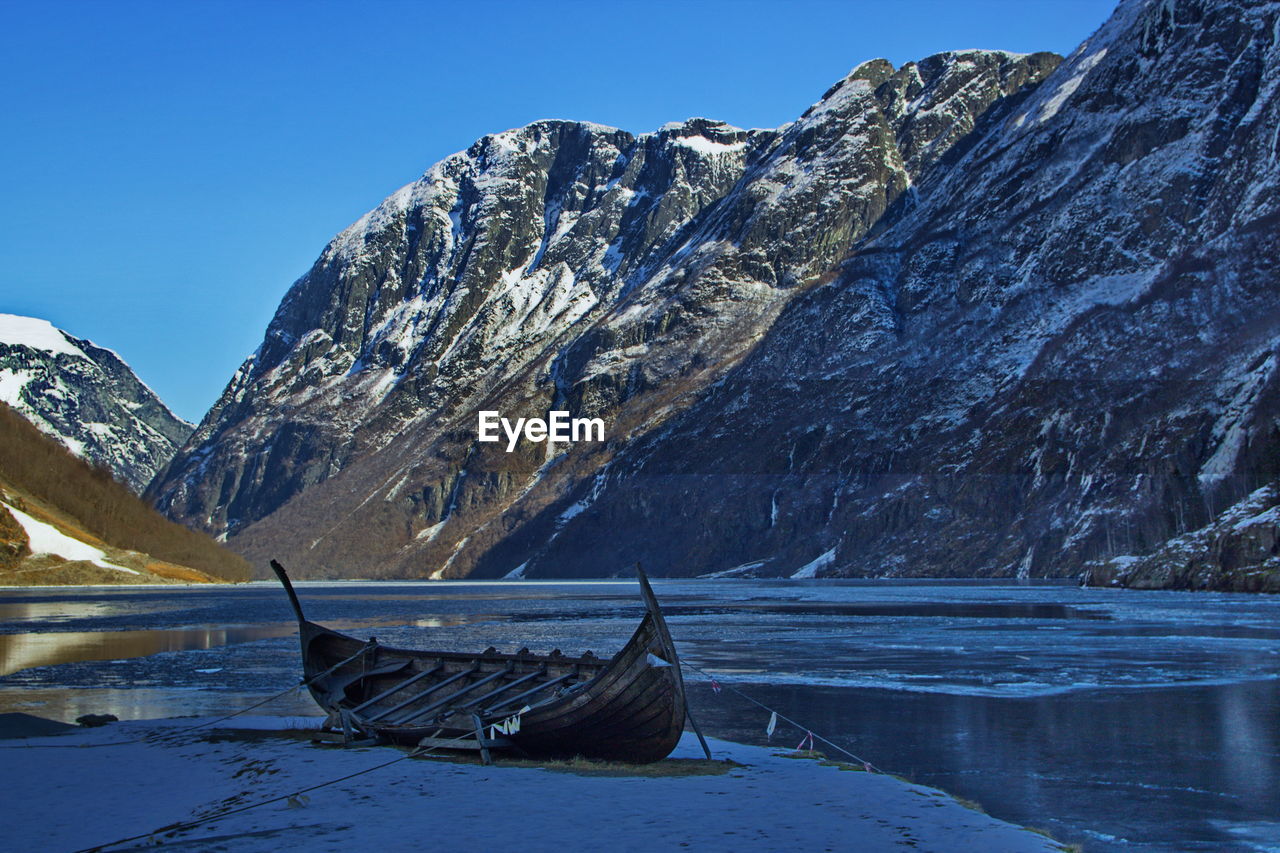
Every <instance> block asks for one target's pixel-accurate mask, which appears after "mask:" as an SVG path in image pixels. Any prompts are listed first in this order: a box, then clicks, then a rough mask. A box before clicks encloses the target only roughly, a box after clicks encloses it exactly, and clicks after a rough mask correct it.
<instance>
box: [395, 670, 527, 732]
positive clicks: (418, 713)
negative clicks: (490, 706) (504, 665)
mask: <svg viewBox="0 0 1280 853" xmlns="http://www.w3.org/2000/svg"><path fill="white" fill-rule="evenodd" d="M505 675H507V670H500V671H498V672H495V673H493V674H492V675H487V676H485V677H484V678H482V679H480V680H479V681H473V682H472V683H471V684H468V685H467V686H466V687H463V688H462V689H461V690H455V691H454V692H452V693H450V694H449V695H448V696H446V697H444V698H443V699H437V700H436V701H435V702H432V703H431V704H430V705H428V706H427V707H425V708H417V709H415V710H414V711H413V713H411V714H409V715H408V716H406V717H403V718H401V719H400V720H397V721H396V722H395V723H394V724H393V725H397V726H403V725H406V724H407V723H410V722H413V721H414V720H416V719H418V718H419V717H425V716H426V715H427V714H430V713H431V712H432V711H434V710H436V709H437V708H443V707H444V706H445V705H452V704H453V703H454V702H456V701H457V700H458V699H459V698H461V697H462V696H464V695H466V694H468V693H470V692H471V691H472V690H475V689H476V688H477V687H483V686H484V685H486V684H489V683H491V682H493V681H494V680H496V679H499V678H502V677H503V676H505ZM459 710H461V709H460V708H459Z"/></svg>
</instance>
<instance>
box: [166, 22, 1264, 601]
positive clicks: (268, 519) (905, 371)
mask: <svg viewBox="0 0 1280 853" xmlns="http://www.w3.org/2000/svg"><path fill="white" fill-rule="evenodd" d="M1276 18H1277V4H1276V3H1274V2H1262V0H1259V2H1245V3H1242V2H1200V0H1179V2H1173V3H1156V2H1147V0H1126V2H1122V3H1121V4H1120V6H1119V7H1118V8H1117V10H1116V12H1115V14H1114V15H1113V16H1112V17H1111V19H1109V20H1108V21H1107V22H1105V23H1104V24H1103V26H1102V27H1101V28H1100V29H1099V30H1098V32H1096V33H1095V34H1094V35H1093V36H1091V37H1090V39H1088V40H1086V42H1085V43H1084V44H1082V45H1081V47H1080V48H1079V49H1078V50H1077V51H1075V52H1074V53H1073V54H1072V55H1071V56H1070V57H1068V58H1067V59H1066V60H1062V61H1061V64H1059V58H1058V57H1054V56H1051V55H1047V54H1029V55H1014V54H1008V53H1003V52H989V51H956V52H948V53H944V54H939V55H938V56H936V57H930V58H927V59H925V60H922V61H921V62H919V63H908V64H906V65H904V66H902V67H901V68H894V67H893V66H892V65H890V64H889V63H887V62H884V61H883V60H873V61H871V62H867V63H863V64H862V65H860V66H858V67H857V68H855V69H854V71H853V72H851V73H850V74H849V75H848V76H847V77H846V78H844V79H843V80H842V81H840V82H838V83H837V84H836V85H835V86H833V87H832V88H831V89H830V90H828V92H827V93H826V94H825V95H824V96H823V98H822V99H821V100H819V101H818V102H817V103H816V104H814V105H813V106H812V107H810V108H809V110H807V111H806V112H805V113H804V114H803V115H802V116H801V117H800V118H799V119H797V121H795V122H792V123H790V124H788V125H784V126H783V127H781V128H778V129H775V130H763V131H762V130H754V131H743V130H739V129H737V128H731V127H728V126H726V125H722V124H718V123H713V122H709V121H706V120H691V121H689V122H684V123H679V124H674V125H667V126H665V127H664V129H662V130H660V131H658V132H656V133H654V134H651V135H642V136H640V137H635V136H631V135H630V134H625V133H623V132H619V131H613V130H609V129H604V128H601V127H600V126H596V125H577V124H566V123H563V122H561V123H557V122H544V123H535V124H533V125H530V126H528V127H527V128H521V129H517V130H514V131H506V132H504V133H503V134H496V135H491V136H487V137H484V138H483V139H482V140H480V141H478V142H477V143H476V144H475V145H474V146H472V147H471V148H470V149H468V151H466V152H463V153H462V154H459V155H455V156H454V157H453V158H448V159H446V160H445V161H443V162H442V163H441V164H439V165H438V166H436V167H433V170H431V171H429V172H428V173H427V176H425V177H424V179H423V180H421V181H419V182H416V183H415V184H413V185H410V187H411V188H410V189H409V190H401V191H400V192H399V193H397V194H395V195H393V197H392V198H391V199H389V200H388V202H385V203H384V205H382V206H380V207H379V208H378V209H377V210H375V211H374V212H373V213H371V214H370V215H369V216H366V217H364V218H362V219H361V220H360V221H359V222H358V223H357V224H356V226H353V228H351V229H348V230H347V231H345V232H344V233H343V235H340V236H339V238H336V239H335V241H334V242H333V243H331V244H330V247H329V248H327V249H326V250H325V253H324V254H322V256H321V258H320V260H318V261H317V263H316V265H315V266H314V267H313V268H312V270H311V272H309V273H308V274H307V275H306V276H304V277H303V278H302V279H300V280H299V282H298V283H297V284H295V286H294V288H293V289H291V291H290V294H289V296H287V297H286V298H285V300H284V301H283V302H282V303H281V307H280V310H279V311H278V312H277V315H276V317H275V318H274V319H273V321H272V324H271V326H270V327H269V328H268V332H267V335H266V337H265V339H264V344H263V348H262V349H261V350H260V352H259V356H258V358H257V359H256V360H254V361H251V362H249V363H246V366H245V367H244V368H242V371H241V373H240V374H238V378H237V380H235V382H234V383H233V386H232V387H231V388H229V390H228V393H227V394H226V395H224V397H223V400H222V401H220V402H219V404H218V407H216V408H215V410H214V411H213V412H211V414H210V416H209V417H208V418H206V419H205V421H204V422H203V423H202V424H201V426H200V428H199V429H198V430H197V433H196V434H195V436H194V437H193V439H192V442H191V443H190V444H189V445H188V446H187V448H186V449H185V450H184V451H182V452H181V453H180V454H179V455H178V456H177V457H175V460H174V462H173V463H172V465H171V466H170V468H169V469H168V471H167V472H166V473H165V474H163V475H162V476H161V477H159V478H157V481H156V483H155V484H154V485H153V488H152V490H151V492H150V493H149V494H151V495H152V496H153V497H155V498H156V500H157V501H158V502H159V503H160V505H161V506H163V507H164V508H165V510H166V511H167V512H169V513H170V514H171V515H173V516H174V517H176V518H180V519H183V520H187V521H188V522H190V523H192V524H196V525H199V526H202V527H203V528H204V529H207V530H210V531H212V532H218V533H226V535H227V536H228V541H229V542H230V543H231V544H233V546H234V547H236V548H237V549H238V550H240V551H241V552H242V553H245V554H247V555H249V556H251V557H252V558H253V559H255V560H260V559H261V558H263V557H265V556H267V555H270V554H272V553H283V554H286V555H287V556H288V558H289V561H290V562H291V564H292V565H294V566H297V567H298V571H299V572H300V573H302V574H304V575H305V574H310V575H313V576H360V575H374V576H407V577H426V576H430V577H461V576H468V575H476V576H480V577H497V576H502V575H516V576H524V577H540V576H600V575H612V574H616V573H618V572H623V571H626V570H627V568H628V567H629V566H630V565H632V564H633V563H634V562H635V560H637V559H640V560H643V561H644V563H645V564H646V566H649V567H650V569H651V570H653V571H656V572H657V573H660V574H686V575H695V574H707V573H714V572H721V571H733V570H736V569H737V568H740V567H742V566H748V565H749V566H753V567H754V568H753V569H751V571H752V572H754V573H757V574H763V575H774V576H776V575H795V574H797V573H799V574H801V575H806V576H807V574H812V575H815V576H826V575H845V576H850V575H852V576H863V575H873V576H902V575H919V574H929V575H944V576H955V575H991V576H1016V577H1029V576H1044V575H1051V576H1072V575H1075V574H1077V573H1078V572H1079V571H1081V570H1082V568H1083V567H1084V565H1086V564H1087V563H1089V562H1090V561H1093V560H1097V559H1099V558H1105V557H1108V556H1111V555H1116V554H1126V553H1133V552H1143V551H1147V550H1151V549H1153V548H1156V547H1158V546H1159V545H1160V544H1161V543H1162V542H1164V541H1166V540H1168V539H1169V538H1170V537H1173V536H1176V535H1179V534H1180V533H1181V532H1184V531H1186V530H1189V529H1194V528H1196V527H1201V526H1203V525H1204V524H1206V523H1208V522H1209V521H1210V520H1211V519H1212V518H1214V517H1215V516H1216V515H1218V514H1219V513H1220V512H1221V511H1222V510H1223V509H1224V508H1226V507H1228V506H1230V505H1231V504H1233V503H1235V502H1236V501H1238V500H1240V499H1241V498H1242V497H1244V496H1245V495H1247V494H1248V493H1250V492H1251V491H1253V490H1254V489H1257V488H1258V487H1260V486H1261V485H1263V484H1264V481H1266V480H1267V479H1268V478H1270V477H1272V476H1274V472H1275V470H1276V465H1275V462H1274V459H1275V458H1276V457H1275V451H1276V448H1277V447H1280V444H1277V441H1275V440H1273V439H1272V438H1271V437H1270V436H1271V435H1272V427H1270V426H1269V424H1271V423H1272V420H1273V417H1274V412H1275V406H1276V393H1275V392H1276V389H1275V386H1274V382H1273V380H1272V377H1273V371H1272V370H1271V369H1270V367H1269V365H1273V364H1274V363H1275V361H1274V359H1273V358H1272V357H1271V354H1274V353H1275V351H1276V349H1277V341H1276V335H1275V333H1274V332H1273V331H1272V330H1273V329H1274V328H1277V327H1280V325H1278V324H1277V322H1276V317H1277V315H1276V311H1277V310H1278V307H1277V306H1276V304H1275V301H1274V300H1273V299H1272V298H1271V297H1270V295H1269V290H1268V287H1267V282H1268V281H1270V280H1271V279H1272V277H1273V276H1274V272H1273V268H1272V267H1271V266H1268V264H1269V262H1268V260H1267V259H1268V258H1274V257H1276V256H1277V255H1280V251H1278V250H1277V247H1276V246H1275V245H1274V244H1275V237H1274V232H1275V230H1276V229H1274V228H1269V227H1268V225H1267V223H1274V222H1275V220H1276V190H1275V187H1276V172H1277V170H1276V160H1277V155H1276V153H1275V151H1274V150H1273V148H1274V146H1273V145H1271V143H1269V142H1268V139H1269V137H1268V136H1267V132H1266V129H1267V128H1268V127H1273V126H1275V125H1276V124H1277V117H1276V116H1275V115H1274V112H1275V106H1274V104H1275V103H1276V101H1277V99H1276V98H1274V97H1272V96H1273V95H1274V94H1275V92H1276V87H1277V75H1278V74H1280V70H1278V69H1280V61H1277V57H1276V52H1277V45H1276V43H1275V41H1276V39H1275V26H1276ZM699 140H700V141H699ZM482 408H483V409H492V410H501V411H502V412H503V414H504V415H510V416H513V417H515V416H539V417H545V416H546V413H547V412H548V411H551V410H553V409H555V410H567V411H570V412H571V413H572V414H573V415H574V416H602V417H604V418H605V420H606V422H607V423H608V424H609V429H608V436H609V437H608V440H607V441H606V442H604V443H602V444H594V445H585V444H584V445H580V446H576V447H573V448H570V449H568V450H562V449H561V448H556V447H552V446H551V445H550V444H539V445H535V444H529V445H522V446H520V447H518V448H517V450H516V451H515V452H514V453H510V454H508V453H505V452H503V451H502V450H501V449H499V448H496V447H492V446H482V445H478V444H477V443H476V442H475V429H476V424H475V413H476V411H477V410H478V409H482ZM806 573H807V574H806Z"/></svg>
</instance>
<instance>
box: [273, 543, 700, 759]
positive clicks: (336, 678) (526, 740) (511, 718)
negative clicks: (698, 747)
mask: <svg viewBox="0 0 1280 853" xmlns="http://www.w3.org/2000/svg"><path fill="white" fill-rule="evenodd" d="M271 568H272V569H273V570H274V571H275V573H276V577H278V578H279V579H280V583H281V584H283V585H284V588H285V591H286V592H287V593H288V594H289V602H290V604H291V605H292V606H293V611H294V613H295V614H296V615H297V618H298V630H299V635H300V640H301V644H302V668H303V673H304V682H305V683H306V684H307V686H308V687H309V688H310V690H311V695H312V696H313V697H315V700H316V702H317V703H318V704H319V705H320V707H321V708H323V709H324V710H325V711H327V712H328V713H329V715H330V722H331V724H332V725H334V726H335V727H336V726H339V725H340V726H341V727H342V730H343V732H344V734H345V736H346V738H347V739H348V740H351V739H353V738H355V737H357V736H360V737H363V738H374V739H377V740H384V741H393V742H397V743H408V744H415V745H419V746H424V747H445V748H455V749H458V748H464V749H479V750H481V754H482V756H483V758H484V760H485V761H486V763H487V762H488V760H489V750H491V749H512V750H515V751H517V752H521V753H524V754H526V755H529V756H536V757H573V756H579V755H580V756H583V757H587V758H595V759H606V760H615V761H628V762H636V763H645V762H651V761H659V760H661V759H663V758H666V757H667V755H669V754H670V753H671V750H672V749H674V748H675V745H676V742H677V741H678V740H679V739H680V734H681V732H682V731H683V730H684V722H685V719H686V717H687V712H688V707H687V705H686V702H685V695H684V681H683V679H682V678H681V675H680V659H679V657H678V656H677V655H676V649H675V644H674V643H673V642H672V640H671V634H670V632H669V631H668V630H667V624H666V620H665V619H663V617H662V611H661V610H660V609H659V608H658V602H657V599H656V598H655V597H654V595H653V589H652V588H651V587H650V586H649V581H648V579H647V578H646V577H645V575H644V573H643V572H642V571H640V569H639V567H638V566H637V574H638V576H639V578H640V591H641V594H642V596H643V598H644V603H645V608H646V613H645V615H644V618H643V619H642V620H641V622H640V625H639V627H638V628H636V631H635V633H634V634H633V635H632V637H631V639H630V640H629V641H628V642H627V644H626V645H625V646H623V647H622V649H621V650H620V651H619V652H618V653H617V654H615V655H614V656H613V657H612V658H611V659H610V660H608V661H605V660H602V659H600V658H598V657H596V656H595V655H593V654H591V653H590V652H587V653H585V654H583V655H582V656H580V657H567V656H565V655H562V654H561V653H560V652H559V650H556V651H554V652H552V653H550V654H534V653H532V652H530V651H529V650H528V649H521V650H520V651H518V652H516V653H515V654H503V653H500V652H498V651H496V650H495V649H493V648H492V647H491V648H489V649H488V650H486V651H484V652H482V653H480V654H468V653H465V652H444V651H416V650H411V649H397V648H392V647H390V646H384V645H381V644H380V643H378V641H377V640H376V639H375V638H370V639H369V640H368V641H364V640H359V639H356V638H355V637H350V636H347V635H346V634H340V633H338V632H337V631H332V630H330V629H328V628H325V627H323V626H322V625H317V624H316V623H314V622H310V621H308V620H307V619H306V618H305V617H304V616H303V615H302V606H301V604H300V603H299V602H298V596H297V593H295V592H294V589H293V585H292V584H291V583H290V582H289V577H288V575H286V574H285V570H284V568H283V567H282V566H281V565H280V564H279V563H277V562H276V561H275V560H272V561H271ZM689 722H690V724H691V725H693V720H692V718H689ZM694 730H695V732H697V727H696V725H695V726H694ZM698 738H699V740H700V741H701V742H702V746H703V749H704V751H705V750H707V746H706V741H705V740H703V739H702V735H701V733H698ZM707 757H708V758H710V757H711V754H710V752H709V751H707Z"/></svg>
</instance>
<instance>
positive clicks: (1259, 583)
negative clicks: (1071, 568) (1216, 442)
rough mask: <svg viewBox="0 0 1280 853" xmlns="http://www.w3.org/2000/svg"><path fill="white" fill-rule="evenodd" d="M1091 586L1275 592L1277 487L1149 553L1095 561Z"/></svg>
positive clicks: (1279, 542)
mask: <svg viewBox="0 0 1280 853" xmlns="http://www.w3.org/2000/svg"><path fill="white" fill-rule="evenodd" d="M1083 580H1084V582H1085V583H1086V584H1088V585H1091V586H1122V587H1127V588H1130V589H1196V590H1222V591H1227V592H1280V488H1277V487H1276V486H1275V485H1274V484H1268V485H1266V486H1263V487H1262V488H1260V489H1258V490H1257V491H1255V492H1252V493H1251V494H1249V495H1248V496H1247V497H1245V498H1244V499H1243V500H1241V501H1240V502H1239V503H1236V504H1233V505H1232V506H1231V507H1229V508H1227V510H1226V511H1224V512H1223V513H1222V514H1221V515H1219V516H1218V517H1217V518H1215V519H1214V520H1213V521H1211V522H1210V523H1209V524H1206V525H1205V526H1204V527H1201V528H1199V529H1197V530H1192V531H1189V532H1187V533H1183V534H1180V535H1178V536H1175V537H1173V538H1172V539H1170V540H1169V541H1168V542H1165V543H1164V544H1162V545H1161V546H1160V547H1158V548H1156V549H1155V550H1154V551H1153V552H1151V553H1150V554H1146V555H1143V556H1134V555H1120V556H1114V557H1107V558H1103V559H1099V560H1095V561H1093V562H1092V563H1090V564H1089V565H1088V566H1086V568H1085V574H1084V578H1083Z"/></svg>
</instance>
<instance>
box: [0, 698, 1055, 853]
mask: <svg viewBox="0 0 1280 853" xmlns="http://www.w3.org/2000/svg"><path fill="white" fill-rule="evenodd" d="M194 722H198V721H193V720H190V719H175V720H150V721H135V722H122V723H116V724H113V725H110V726H107V727H104V728H98V729H83V730H73V731H70V732H68V733H66V734H63V735H57V736H51V737H43V738H29V739H10V740H4V741H0V772H2V773H3V776H4V778H5V779H7V780H10V784H9V785H7V786H6V793H5V805H6V808H5V824H6V826H5V845H6V846H7V847H8V848H9V849H13V850H41V851H50V852H51V853H52V851H72V850H82V849H85V848H92V847H95V846H97V845H105V844H107V843H108V842H112V841H115V840H117V839H124V838H129V837H131V836H137V835H140V834H145V833H148V832H151V831H152V830H157V829H160V828H161V827H164V826H167V825H170V824H174V823H178V822H183V821H188V820H192V819H195V818H198V817H203V816H207V815H210V814H213V813H215V812H220V811H222V810H225V809H230V808H236V807H241V806H245V805H249V804H251V803H257V802H260V801H266V800H272V799H273V798H277V797H279V798H281V799H280V800H279V801H278V802H273V803H270V804H267V805H264V806H261V807H259V808H253V809H249V810H247V811H242V812H239V813H237V814H233V815H228V816H226V817H223V818H219V819H217V820H213V821H210V822H208V823H203V824H200V825H199V826H196V827H194V828H191V829H188V830H182V831H179V832H177V833H176V834H174V835H167V834H163V833H161V834H157V835H156V836H155V837H154V838H145V837H144V838H142V839H138V840H133V841H130V842H127V843H125V844H122V845H120V846H118V847H115V846H108V847H107V849H110V850H123V849H133V848H135V847H147V846H149V845H150V844H153V843H156V842H161V843H163V844H164V845H165V846H166V847H167V848H179V849H190V850H201V851H204V850H219V851H256V850H272V851H290V850H300V851H301V850H305V851H325V850H333V851H343V853H349V852H350V851H353V850H377V851H380V853H389V852H390V851H400V850H406V851H407V850H421V849H426V848H430V849H439V850H555V851H560V850H564V849H575V850H599V849H609V850H610V851H613V853H620V851H627V850H637V851H640V850H643V851H649V850H675V849H679V848H681V847H688V848H689V849H693V850H735V851H736V850H814V851H820V850H872V851H875V850H891V849H901V848H910V849H913V850H938V851H944V850H945V851H954V850H982V851H1052V850H1059V849H1061V848H1059V847H1058V846H1057V845H1056V844H1054V843H1053V842H1052V841H1050V840H1049V839H1047V838H1045V837H1043V836H1040V835H1037V834H1035V833H1032V832H1030V831H1027V830H1025V829H1021V828H1019V827H1015V826H1013V825H1011V824H1008V823H1004V822H1001V821H998V820H996V819H994V818H991V817H989V816H987V815H985V814H982V813H980V812H976V811H973V810H971V809H969V808H966V807H965V806H963V805H961V804H959V803H958V802H956V801H955V800H954V799H952V798H951V797H950V796H949V795H947V794H945V793H943V792H941V791H937V790H934V789H931V788H926V787H922V786H919V785H912V784H908V783H906V782H903V781H901V780H898V779H896V778H894V777H891V776H885V775H879V774H872V773H865V772H860V771H849V770H847V769H841V768H840V767H837V766H833V765H829V764H826V765H824V764H822V763H820V762H818V761H816V760H810V759H803V758H802V759H797V758H792V757H788V755H789V750H787V749H768V748H762V747H752V746H742V745H739V744H733V743H728V742H724V741H717V740H713V741H712V742H711V747H712V750H713V753H714V756H715V758H716V759H730V760H732V761H734V762H737V763H738V764H739V765H741V766H736V767H732V768H731V769H730V770H729V772H727V773H724V774H722V775H702V776H670V777H652V776H600V775H581V774H576V773H568V772H553V771H549V770H545V769H542V768H534V767H502V766H494V767H482V766H480V765H478V764H465V763H455V762H452V761H441V760H435V759H411V760H402V761H397V762H395V763H392V764H390V765H389V766H386V767H383V768H381V769H378V770H374V771H373V772H370V773H366V774H364V775H359V776H355V777H353V778H351V779H348V780H346V781H343V782H338V783H336V784H334V785H330V786H327V787H323V788H319V789H317V790H312V791H309V792H307V793H304V794H301V795H299V796H296V797H290V796H289V795H291V794H294V793H296V792H299V791H301V790H303V789H305V788H309V787H311V786H314V785H317V784H318V783H322V782H326V781H328V780H332V779H338V778H341V777H344V776H347V775H348V774H353V773H357V772H359V771H362V770H366V769H368V768H372V767H376V766H377V765H380V764H384V763H386V762H388V761H391V760H393V759H395V758H397V757H398V756H399V755H400V753H397V752H396V751H394V750H392V749H389V748H385V747H379V748H352V749H340V748H335V747H331V746H319V745H313V744H310V743H308V742H306V741H305V740H302V741H300V740H291V739H284V738H265V739H262V740H253V741H248V740H244V739H223V738H221V737H219V736H218V729H217V728H210V729H204V730H200V731H192V732H187V733H183V734H179V735H175V736H172V737H170V738H168V739H166V740H164V741H161V742H157V741H154V740H150V741H145V742H141V743H124V744H122V745H118V746H102V747H98V748H94V745H97V744H108V743H116V742H121V741H132V740H134V739H137V738H142V737H145V736H149V735H152V734H163V733H165V732H170V733H173V732H174V731H175V730H177V729H182V728H184V727H188V726H191V725H192V724H193V723H194ZM307 722H309V724H310V725H315V724H316V723H317V722H318V721H317V720H311V721H307ZM233 724H234V726H235V727H237V728H245V727H253V728H265V729H272V728H281V727H286V726H299V725H302V724H303V723H302V722H301V721H299V720H298V719H297V718H279V717H276V718H270V717H256V718H244V717H241V718H238V719H236V720H232V721H230V722H229V723H227V724H225V725H233ZM68 747H70V748H68ZM77 747H86V748H77ZM673 757H674V758H684V759H695V758H701V757H702V756H701V751H700V750H699V749H698V745H697V742H696V740H693V739H692V738H691V736H688V735H686V737H685V739H684V740H683V741H681V743H680V745H679V746H678V747H677V749H676V751H675V753H674V754H673Z"/></svg>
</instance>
